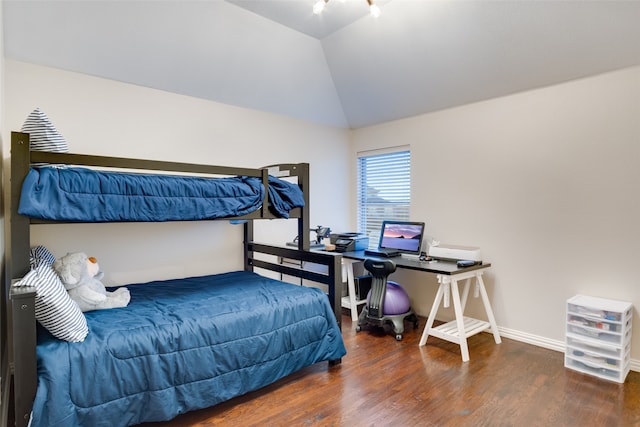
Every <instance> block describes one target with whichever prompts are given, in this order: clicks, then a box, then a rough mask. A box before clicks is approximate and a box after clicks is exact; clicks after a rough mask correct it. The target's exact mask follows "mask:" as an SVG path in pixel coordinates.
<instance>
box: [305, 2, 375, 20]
mask: <svg viewBox="0 0 640 427" xmlns="http://www.w3.org/2000/svg"><path fill="white" fill-rule="evenodd" d="M366 2H367V3H368V4H369V13H370V14H371V16H373V17H374V18H377V17H378V16H380V13H381V12H380V8H379V7H378V5H377V4H375V3H374V0H366ZM327 3H329V0H318V1H317V2H315V4H314V5H313V13H315V14H316V15H320V14H321V13H322V11H323V10H324V8H325V7H326V5H327Z"/></svg>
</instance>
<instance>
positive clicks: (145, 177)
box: [18, 167, 304, 222]
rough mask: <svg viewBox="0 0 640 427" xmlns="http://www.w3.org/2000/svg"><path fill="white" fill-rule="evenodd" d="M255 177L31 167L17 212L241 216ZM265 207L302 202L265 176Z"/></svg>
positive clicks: (94, 218) (258, 189)
mask: <svg viewBox="0 0 640 427" xmlns="http://www.w3.org/2000/svg"><path fill="white" fill-rule="evenodd" d="M264 192H265V190H264V186H263V185H262V181H261V180H260V179H259V178H254V177H228V178H201V177H186V176H170V175H169V176H167V175H149V174H131V173H120V172H105V171H97V170H93V169H87V168H71V167H70V168H66V167H65V168H56V167H40V168H32V169H31V170H30V171H29V173H28V174H27V177H26V178H25V180H24V183H23V184H22V192H21V195H20V206H19V208H18V212H19V213H20V214H22V215H26V216H29V217H32V218H39V219H47V220H59V221H74V222H118V221H188V220H205V219H216V218H228V217H235V216H242V215H245V214H247V213H250V212H253V211H255V210H256V209H258V208H260V207H261V206H262V203H263V200H264ZM269 201H270V204H269V208H270V209H271V210H272V211H273V212H274V213H275V214H276V215H277V216H279V217H284V218H288V216H289V211H290V210H291V209H293V208H296V207H302V206H304V198H303V195H302V192H301V190H300V188H299V187H298V186H297V185H295V184H292V183H290V182H287V181H283V180H280V179H278V178H275V177H272V176H270V177H269Z"/></svg>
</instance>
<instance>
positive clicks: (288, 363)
mask: <svg viewBox="0 0 640 427" xmlns="http://www.w3.org/2000/svg"><path fill="white" fill-rule="evenodd" d="M128 288H129V290H130V292H131V303H130V304H129V306H127V307H125V308H118V309H111V310H100V311H92V312H87V313H85V314H86V317H87V322H88V324H89V330H90V332H89V335H88V336H87V338H86V339H85V341H84V342H82V343H69V342H66V341H61V340H57V339H55V338H53V337H52V336H51V335H49V334H48V333H47V332H46V331H45V330H44V329H39V336H38V346H37V359H38V388H37V394H36V399H35V402H34V406H33V423H32V426H33V427H39V426H48V427H56V426H58V427H63V426H64V427H69V426H109V427H113V426H128V425H132V424H138V423H141V422H147V421H161V420H168V419H171V418H173V417H175V416H176V415H178V414H181V413H184V412H187V411H190V410H195V409H200V408H205V407H209V406H212V405H215V404H217V403H219V402H222V401H225V400H228V399H231V398H233V397H235V396H239V395H242V394H245V393H247V392H249V391H252V390H256V389H258V388H261V387H263V386H265V385H267V384H271V383H273V382H274V381H276V380H278V379H280V378H282V377H284V376H286V375H288V374H290V373H292V372H295V371H297V370H299V369H301V368H303V367H305V366H309V365H311V364H314V363H317V362H320V361H325V360H337V359H339V358H341V357H342V356H344V355H345V354H346V350H345V347H344V343H343V341H342V335H341V332H340V329H339V327H338V325H337V322H336V319H335V315H334V313H333V311H332V310H331V307H330V305H329V301H328V298H327V296H326V295H325V294H324V293H322V292H321V291H320V290H318V289H315V288H308V287H303V286H296V285H291V284H287V283H284V282H280V281H276V280H272V279H269V278H265V277H263V276H260V275H258V274H256V273H253V272H245V271H239V272H231V273H223V274H219V275H214V276H203V277H193V278H188V279H175V280H169V281H160V282H151V283H147V284H138V285H131V286H128Z"/></svg>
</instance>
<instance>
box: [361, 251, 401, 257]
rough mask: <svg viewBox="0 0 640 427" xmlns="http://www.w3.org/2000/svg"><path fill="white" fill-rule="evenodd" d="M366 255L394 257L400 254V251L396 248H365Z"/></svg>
mask: <svg viewBox="0 0 640 427" xmlns="http://www.w3.org/2000/svg"><path fill="white" fill-rule="evenodd" d="M364 254H365V255H370V256H377V257H381V258H393V257H396V256H400V252H398V251H394V250H384V249H378V250H376V249H365V251H364Z"/></svg>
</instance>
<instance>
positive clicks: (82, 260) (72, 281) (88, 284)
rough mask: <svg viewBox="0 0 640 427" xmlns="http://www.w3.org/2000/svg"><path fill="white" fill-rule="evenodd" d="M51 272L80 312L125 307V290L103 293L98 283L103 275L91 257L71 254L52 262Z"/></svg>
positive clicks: (102, 286) (82, 254)
mask: <svg viewBox="0 0 640 427" xmlns="http://www.w3.org/2000/svg"><path fill="white" fill-rule="evenodd" d="M53 269H54V270H55V271H56V273H58V276H60V280H61V281H62V284H63V285H64V287H65V289H66V290H67V292H68V293H69V296H70V297H71V299H72V300H74V301H75V302H76V303H77V304H78V306H79V307H80V310H82V311H91V310H103V309H107V308H118V307H126V306H127V304H129V301H130V299H131V296H130V294H129V289H127V288H118V289H117V290H115V291H114V292H107V290H106V289H105V287H104V285H103V284H102V282H101V281H100V279H102V277H103V276H104V273H103V272H102V271H100V266H99V265H98V262H97V261H96V259H95V258H93V257H88V256H87V255H86V254H84V253H82V252H71V253H68V254H66V255H65V256H63V257H62V258H60V259H58V260H56V261H55V262H54V263H53Z"/></svg>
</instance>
